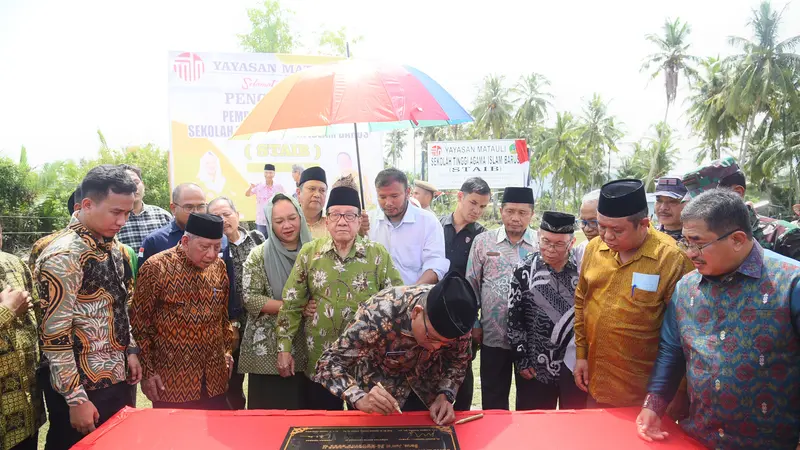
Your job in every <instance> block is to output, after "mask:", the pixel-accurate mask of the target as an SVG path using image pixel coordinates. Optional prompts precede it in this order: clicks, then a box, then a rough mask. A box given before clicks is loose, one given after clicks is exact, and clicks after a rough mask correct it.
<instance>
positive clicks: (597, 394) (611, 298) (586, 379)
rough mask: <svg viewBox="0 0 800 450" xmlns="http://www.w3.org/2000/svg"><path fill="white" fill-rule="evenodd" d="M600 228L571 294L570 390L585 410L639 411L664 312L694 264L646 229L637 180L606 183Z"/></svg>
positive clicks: (672, 244) (666, 239) (661, 236)
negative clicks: (579, 394)
mask: <svg viewBox="0 0 800 450" xmlns="http://www.w3.org/2000/svg"><path fill="white" fill-rule="evenodd" d="M597 222H598V231H599V233H600V239H594V240H592V242H590V243H589V245H588V246H587V247H586V253H585V254H584V256H583V268H582V269H581V273H580V278H579V281H578V288H577V289H576V291H575V344H576V359H577V361H576V362H575V370H574V371H573V373H574V375H575V384H576V385H578V387H579V388H581V389H582V390H584V391H586V392H588V393H589V399H588V401H587V406H588V407H590V408H607V407H625V406H639V405H641V404H642V402H643V401H644V397H645V395H646V394H647V381H648V378H649V376H650V371H651V370H652V369H653V362H654V361H655V359H656V354H657V352H658V340H659V332H660V330H661V321H662V319H663V318H664V310H665V309H666V307H667V303H668V302H669V299H670V297H672V292H673V291H674V290H675V284H676V283H677V282H678V280H680V278H681V277H682V276H683V275H684V274H686V273H688V272H690V271H691V270H692V263H691V262H690V261H689V259H688V258H687V257H686V255H684V253H683V252H682V251H681V250H679V249H678V246H677V244H676V243H675V240H674V239H672V238H671V237H669V236H667V235H666V234H664V233H661V232H658V231H656V230H655V229H654V228H653V227H651V226H650V219H648V211H647V197H646V196H645V192H644V185H643V184H642V182H641V181H639V180H616V181H612V182H610V183H607V184H605V185H604V186H603V187H602V188H601V190H600V201H599V203H598V205H597Z"/></svg>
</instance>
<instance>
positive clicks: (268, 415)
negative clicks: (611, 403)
mask: <svg viewBox="0 0 800 450" xmlns="http://www.w3.org/2000/svg"><path fill="white" fill-rule="evenodd" d="M479 412H481V411H470V412H462V413H458V414H457V416H458V418H463V417H468V416H470V415H473V414H477V413H479ZM483 413H484V414H485V417H484V418H483V419H480V420H476V421H473V422H469V423H466V424H463V425H456V434H457V435H458V442H459V445H460V446H461V449H462V450H483V449H501V450H512V449H526V450H535V449H564V450H573V449H581V450H583V449H609V450H612V449H613V450H626V449H649V448H653V449H664V450H666V449H701V448H703V447H702V446H701V445H700V444H698V443H697V442H696V441H694V440H692V439H691V438H689V437H687V436H686V435H684V434H683V433H682V432H681V431H680V430H679V428H678V427H677V426H676V425H675V424H672V423H669V424H665V429H666V430H667V431H669V432H670V437H669V438H668V439H667V440H666V441H663V442H658V443H652V444H651V443H647V442H644V441H642V440H640V439H639V438H638V437H637V436H636V426H635V425H634V421H635V420H636V416H637V414H638V413H639V408H622V409H608V410H603V409H595V410H583V411H525V412H508V411H483ZM393 425H397V426H399V425H433V423H432V422H431V419H430V417H429V415H428V414H427V413H404V414H402V415H399V414H397V415H392V416H379V415H366V414H363V413H360V412H357V411H352V412H351V411H346V412H328V411H186V410H169V409H134V408H125V409H124V410H122V411H120V412H119V413H118V414H117V415H116V416H114V417H112V418H111V419H110V420H109V421H108V422H106V423H105V424H103V426H101V427H100V428H98V429H97V430H96V431H94V432H93V433H92V434H90V435H88V436H86V437H85V438H84V439H83V440H82V441H81V442H79V443H78V444H77V445H75V446H74V447H73V449H79V450H88V449H91V450H124V449H137V450H150V449H152V450H172V449H174V450H178V449H193V450H194V449H198V450H199V449H214V450H217V449H219V450H223V449H225V450H232V449H270V450H272V449H279V448H280V447H281V444H282V443H283V440H284V438H285V436H286V432H287V431H288V430H289V427H290V426H384V427H385V426H393Z"/></svg>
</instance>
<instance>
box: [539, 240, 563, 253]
mask: <svg viewBox="0 0 800 450" xmlns="http://www.w3.org/2000/svg"><path fill="white" fill-rule="evenodd" d="M568 244H569V243H568V242H550V241H549V240H548V239H545V238H541V239H539V247H541V248H551V249H553V250H557V251H563V250H566V249H567V245H568Z"/></svg>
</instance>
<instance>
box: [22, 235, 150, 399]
mask: <svg viewBox="0 0 800 450" xmlns="http://www.w3.org/2000/svg"><path fill="white" fill-rule="evenodd" d="M124 258H125V257H124V256H123V254H122V252H121V251H120V246H119V244H117V243H115V241H114V240H113V239H98V238H96V237H95V236H94V235H93V234H92V232H91V231H89V229H88V228H86V227H85V226H83V224H82V223H81V222H80V221H77V222H76V223H74V224H72V225H70V226H69V231H68V232H66V233H64V234H62V235H61V236H59V237H58V238H57V239H55V240H54V241H53V242H51V243H50V245H48V246H47V248H45V250H44V251H43V252H42V255H41V256H40V257H39V259H38V260H37V262H36V273H35V278H36V281H37V283H38V292H39V295H40V296H41V298H42V309H43V310H44V317H43V319H42V329H41V341H42V350H43V352H44V357H45V358H46V359H47V361H48V363H49V364H50V377H51V380H52V385H53V388H54V389H55V390H56V392H58V393H59V394H61V395H63V396H64V398H65V400H66V402H67V404H68V405H70V406H74V405H80V404H82V403H84V402H85V401H87V400H88V399H89V398H88V396H87V395H86V391H87V390H96V389H103V388H106V387H109V386H112V385H114V384H116V383H122V382H124V381H125V379H126V362H127V357H126V351H127V352H130V353H138V348H137V347H136V343H135V341H134V340H133V338H132V337H131V333H130V324H129V321H128V311H127V301H128V287H129V286H130V285H131V277H132V272H127V271H126V270H125V264H124Z"/></svg>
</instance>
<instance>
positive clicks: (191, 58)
mask: <svg viewBox="0 0 800 450" xmlns="http://www.w3.org/2000/svg"><path fill="white" fill-rule="evenodd" d="M172 69H173V70H174V71H175V73H176V74H178V77H179V78H180V79H181V80H183V81H190V82H191V81H197V80H199V79H200V76H201V75H203V72H205V71H206V65H205V63H203V60H202V59H201V58H200V56H198V55H197V54H196V53H192V52H185V53H181V54H180V55H178V56H176V57H175V62H174V63H173V64H172Z"/></svg>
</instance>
